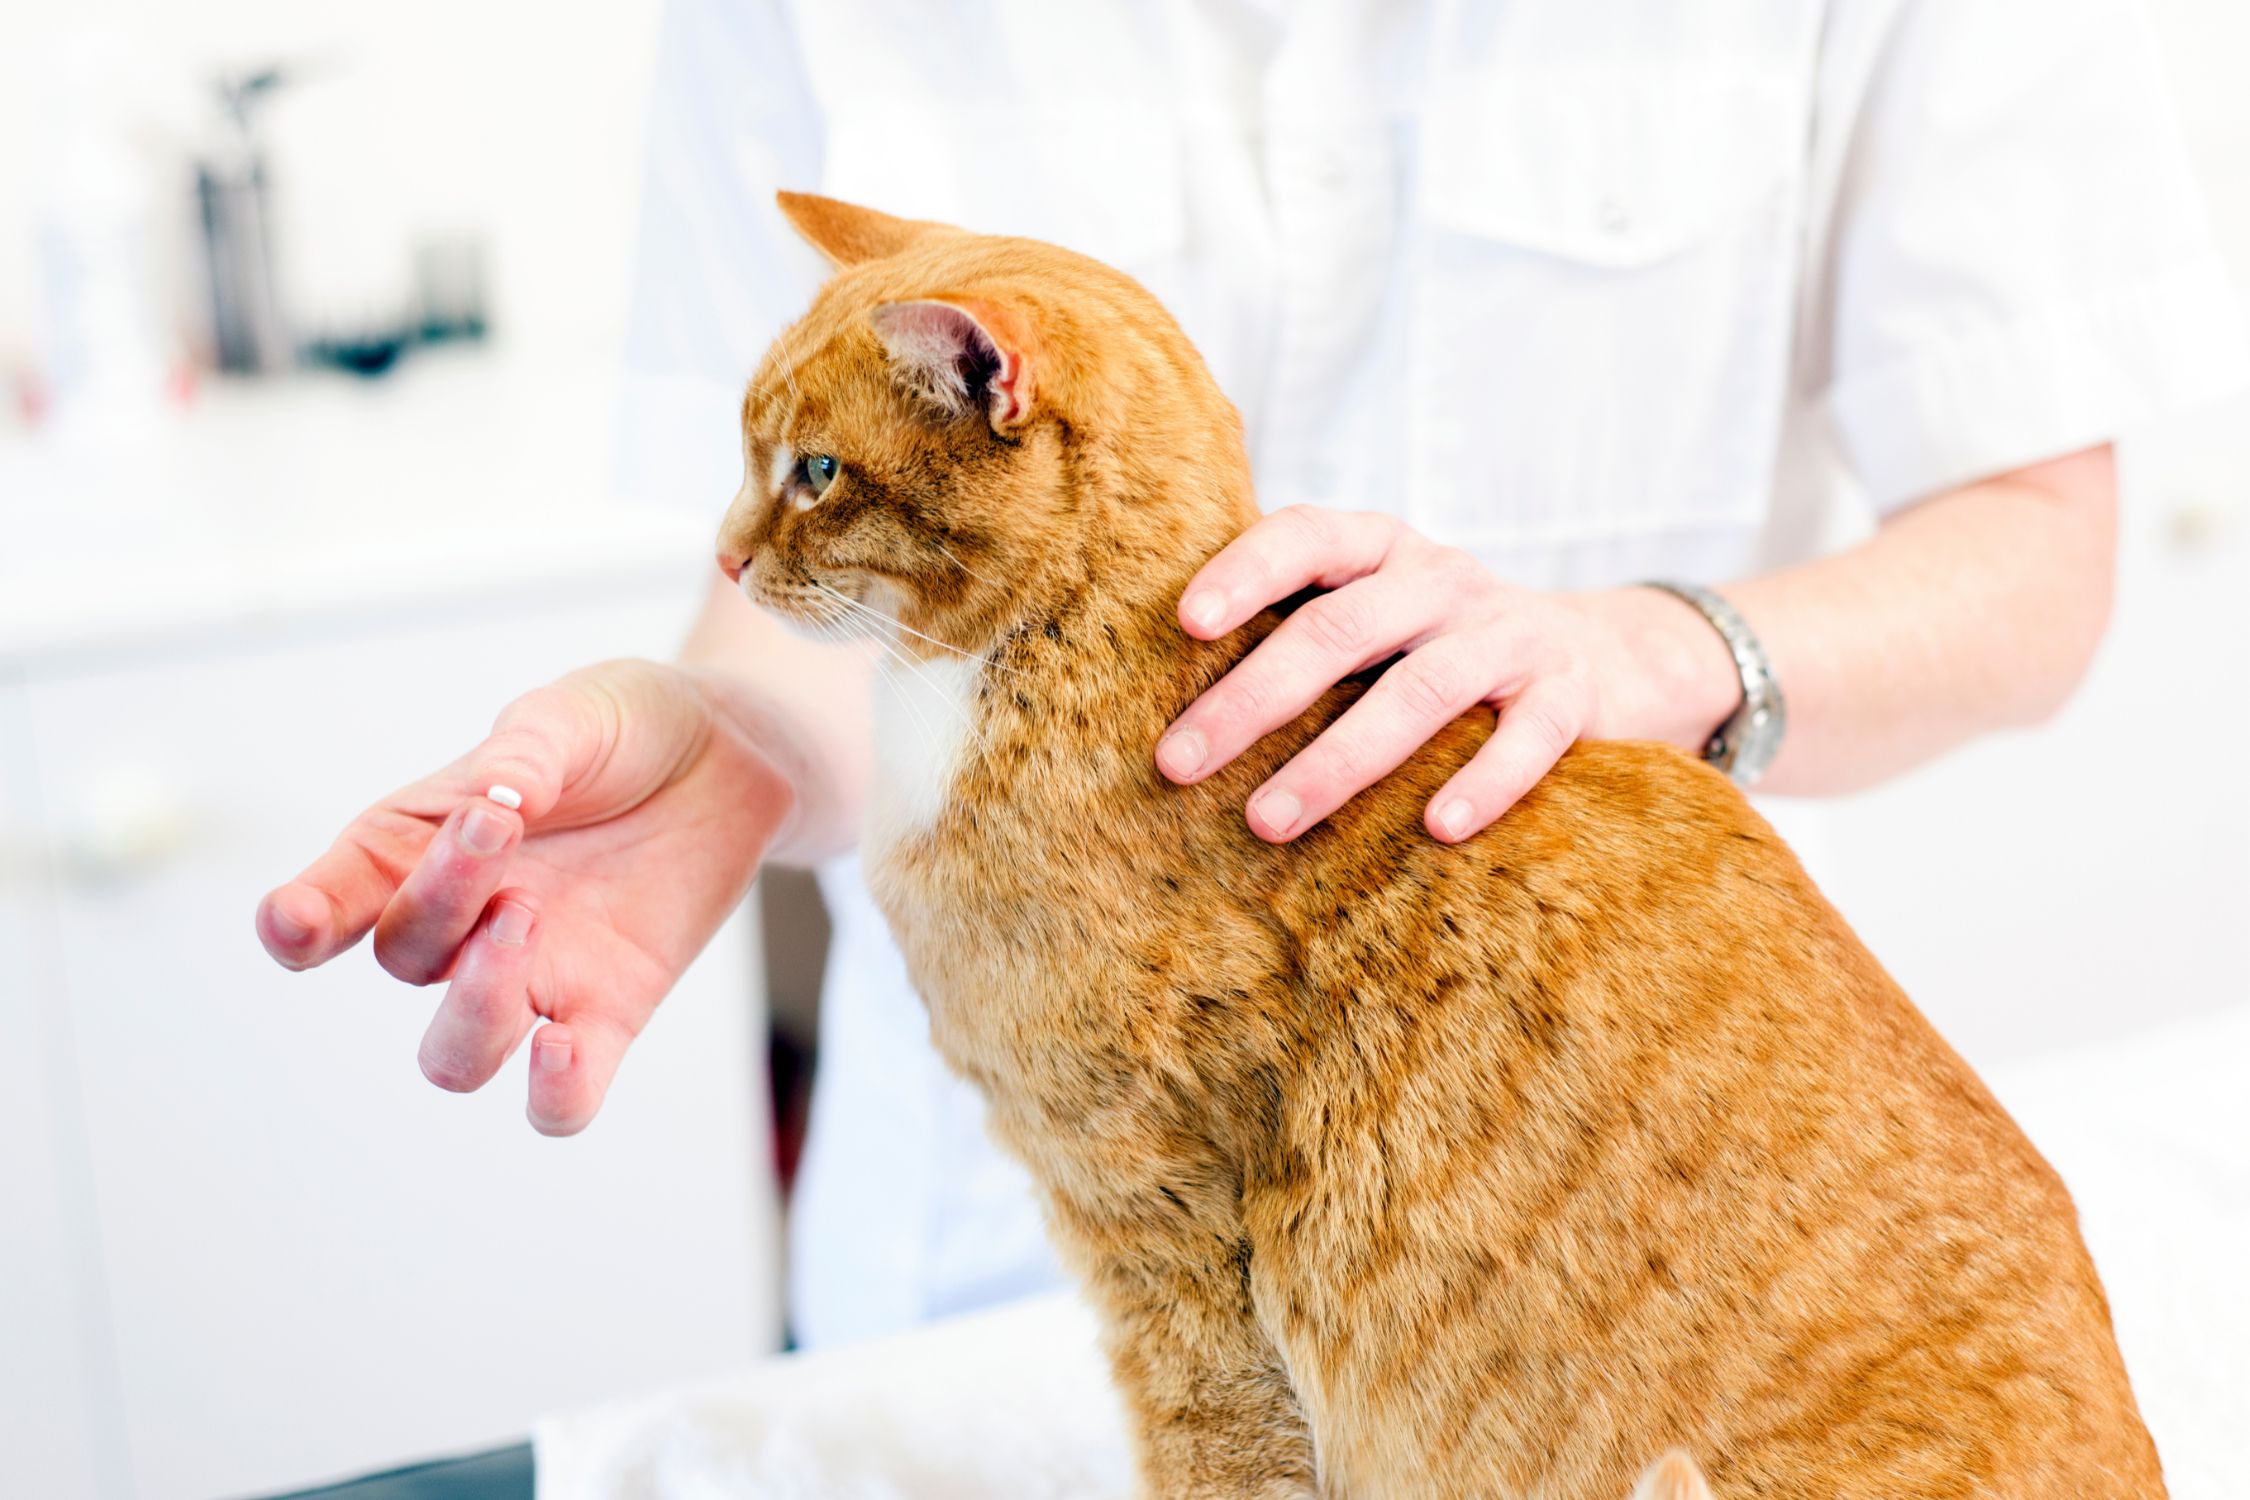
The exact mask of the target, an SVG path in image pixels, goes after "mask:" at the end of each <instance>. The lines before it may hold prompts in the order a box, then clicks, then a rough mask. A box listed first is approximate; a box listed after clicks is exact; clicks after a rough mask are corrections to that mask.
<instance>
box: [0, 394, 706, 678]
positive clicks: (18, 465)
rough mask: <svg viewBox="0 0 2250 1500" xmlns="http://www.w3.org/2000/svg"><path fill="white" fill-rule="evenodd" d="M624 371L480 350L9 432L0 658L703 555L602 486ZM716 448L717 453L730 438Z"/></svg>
mask: <svg viewBox="0 0 2250 1500" xmlns="http://www.w3.org/2000/svg"><path fill="white" fill-rule="evenodd" d="M615 411H616V401H615V382H614V379H613V378H612V376H611V375H610V374H609V373H608V372H606V371H603V370H600V369H598V368H581V369H578V370H575V371H563V372H557V371H556V370H554V369H551V368H548V367H546V366H544V365H536V364H533V363H531V362H529V361H523V360H510V359H507V358H503V357H499V356H494V355H489V354H471V353H458V354H457V353H444V354H434V355H424V356H422V357H420V358H417V359H413V360H410V361H409V362H408V363H406V364H405V365H403V366H402V367H400V368H399V369H398V370H396V371H394V372H393V373H392V374H391V375H389V376H387V377H385V378H383V379H380V380H376V381H364V380H359V379H356V378H353V377H349V376H340V375H337V376H328V375H322V376H311V375H307V376H294V377H288V378H284V379H281V380H275V381H271V382H257V383H253V382H246V381H218V380H214V381H211V382H208V383H207V384H206V385H205V386H204V388H203V389H202V391H200V392H199V393H198V395H197V397H196V399H195V401H194V402H193V403H192V405H191V406H190V407H189V408H188V409H187V410H186V411H185V412H183V413H180V414H178V415H175V416H169V417H166V418H164V419H162V420H161V421H157V422H154V423H151V424H149V426H148V427H147V429H146V430H144V431H141V432H139V433H137V434H135V435H134V436H132V437H130V438H112V439H109V440H105V441H95V440H92V439H90V438H88V437H85V436H79V435H65V434H57V433H48V432H42V433H40V434H37V435H33V436H23V435H15V436H11V437H8V438H5V439H0V669H7V668H10V667H14V668H18V669H30V668H38V667H43V666H60V665H64V664H67V663H71V662H77V661H87V660H100V659H104V658H109V657H114V656H116V655H119V654H124V653H131V652H134V651H137V650H139V649H142V648H145V647H147V646H149V645H151V644H166V645H170V644H177V643H179V642H180V641H182V640H191V639H194V638H197V637H199V636H203V635H207V634H223V633H227V632H230V631H239V630H245V629H247V630H253V631H257V630H263V629H270V628H286V627H288V626H290V625H292V624H295V623H299V622H302V621H303V620H305V619H307V618H311V617H316V616H330V617H349V616H351V615H354V614H360V613H366V612H369V611H375V610H393V609H395V608H397V607H398V606H401V605H414V604H420V603H430V604H432V605H443V606H453V607H459V606H474V605H475V604H477V603H479V602H481V601H486V600H495V599H500V598H505V597H518V596H520V595H521V594H522V592H523V591H525V590H534V591H537V590H545V591H555V590H562V589H567V588H568V587H569V585H570V584H571V583H572V582H573V581H578V580H594V579H600V580H603V581H606V582H608V583H610V584H612V585H614V584H616V583H617V582H619V581H621V580H624V579H629V578H632V577H636V576H638V577H646V578H649V579H652V580H653V579H659V578H661V579H671V578H677V579H678V581H679V585H680V587H681V588H682V590H683V596H682V597H683V607H684V606H685V601H686V600H687V599H688V598H689V597H692V596H691V594H690V593H689V592H688V591H691V590H692V589H693V588H695V587H696V586H697V584H698V583H699V581H700V576H701V572H702V570H703V569H705V568H707V567H708V566H709V557H710V547H711V538H712V536H713V534H714V532H715V530H716V527H717V524H718V518H719V514H720V511H721V509H722V508H723V506H724V505H725V502H726V499H727V497H725V496H721V495H713V496H709V497H701V498H707V499H708V500H709V502H710V503H709V505H708V506H707V507H704V508H703V509H702V510H697V509H695V508H694V507H693V506H692V505H689V504H685V503H683V505H682V507H681V508H679V509H677V510H667V509H658V508H654V507H647V506H631V505H626V504H623V503H620V502H618V501H617V500H615V499H614V498H612V495H611V485H610V464H611V456H610V433H611V429H612V427H613V424H614V415H615ZM718 441H722V442H723V441H724V439H723V438H720V439H718Z"/></svg>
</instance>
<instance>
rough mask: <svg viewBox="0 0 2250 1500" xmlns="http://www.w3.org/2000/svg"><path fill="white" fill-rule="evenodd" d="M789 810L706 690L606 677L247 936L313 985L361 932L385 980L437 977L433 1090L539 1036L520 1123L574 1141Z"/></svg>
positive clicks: (402, 816) (399, 812)
mask: <svg viewBox="0 0 2250 1500" xmlns="http://www.w3.org/2000/svg"><path fill="white" fill-rule="evenodd" d="M494 786H501V787H506V788H512V789H513V790H514V791H516V792H517V793H519V794H520V795H521V797H522V799H523V805H522V808H521V810H520V811H517V810H513V809H510V808H508V807H506V806H503V805H502V804H501V803H499V802H495V801H492V800H491V799H489V798H488V797H487V796H486V795H485V793H486V791H487V790H488V789H489V788H491V787H494ZM792 800H793V798H792V793H791V791H790V786H789V783H788V782H787V780H786V779H784V778H783V776H782V775H781V774H780V773H779V772H778V771H777V770H776V769H775V768H774V766H773V765H772V763H771V762H770V761H769V760H768V759H767V758H766V756H764V755H763V754H762V753H761V752H760V750H759V749H758V748H757V746H756V745H755V744H753V743H752V741H751V739H750V737H749V736H748V735H747V734H746V733H745V731H744V729H743V728H742V726H741V724H740V723H739V722H738V721H737V720H736V719H735V718H734V717H732V716H730V714H729V713H728V712H726V711H725V705H724V701H723V689H722V688H720V687H719V686H718V685H717V684H716V682H715V681H714V680H712V679H708V678H705V677H702V676H699V675H698V674H695V673H692V672H688V671H683V670H681V669H679V668H675V667H665V666H659V665H657V664H655V663H653V662H637V661H620V662H608V663H605V664H603V665H601V666H597V667H590V668H587V669H585V670H584V671H580V672H574V673H572V674H571V675H570V676H568V677H565V678H563V679H561V680H560V681H558V682H555V683H552V684H550V685H549V686H547V687H543V688H540V689H538V690H537V691H535V692H532V693H529V694H526V695H525V696H524V697H522V698H519V699H517V700H516V701H515V702H514V703H512V704H510V705H509V706H508V708H507V709H506V711H504V712H503V713H502V714H501V715H500V718H499V721H498V723H497V724H496V725H495V726H494V729H493V732H492V734H491V736H490V737H489V738H488V739H486V740H485V741H484V743H482V744H481V745H479V746H477V747H476V748H475V749H474V750H471V751H470V752H469V753H468V754H467V755H465V756H463V757H462V758H461V759H459V760H457V761H455V762H454V763H453V764H452V765H450V766H447V767H446V768H445V769H443V770H441V771H439V772H437V773H436V774H434V775H431V776H427V777H424V778H423V779H422V780H420V781H417V782H415V783H414V784H413V785H411V786H408V787H405V788H403V789H401V790H399V791H397V792H395V793H393V794H392V795H390V796H388V797H385V798H384V799H383V800H382V801H380V802H378V803H376V804H375V805H374V806H373V807H371V808H369V809H368V810H367V811H366V812H364V813H361V814H360V815H359V816H358V817H357V818H355V819H354V820H353V821H352V823H351V825H350V826H349V827H347V828H346V829H345V830H344V832H343V835H342V837H340V838H339V839H338V840H337V841H336V843H335V845H334V847H332V848H331V849H330V850H329V851H328V853H327V854H325V855H323V856H322V857H321V858H320V859H318V860H317V861H315V862H314V863H313V865H312V866H311V867H310V868H309V869H307V870H306V871H305V872H304V873H303V874H302V875H300V876H298V877H297V878H296V879H295V880H293V881H291V882H289V883H288V884H287V885H284V886H281V887H280V888H278V889H277V890H275V891H273V892H272V893H271V894H270V895H268V896H267V897H266V898H265V900H264V901H262V902H261V903H259V907H258V915H257V928H258V937H259V940H260V941H261V942H262V943H264V944H265V947H266V951H267V952H268V953H270V954H272V955H273V957H274V958H275V959H276V960H277V961H278V962H280V963H281V964H282V965H284V966H285V967H287V968H291V969H309V968H313V967H315V966H317V965H319V964H323V963H326V962H327V961H328V960H329V959H331V958H334V957H335V956H336V955H337V954H339V953H341V952H343V951H344V950H345V949H347V948H349V947H351V946H352V945H353V944H354V943H356V942H358V941H359V939H360V938H361V937H362V936H364V935H365V934H366V933H367V932H368V931H370V930H372V931H373V932H374V934H375V959H376V962H378V963H380V964H381V965H382V966H383V967H384V968H385V969H386V970H388V971H389V972H390V973H392V974H393V975H396V976H397V977H398V978H400V979H403V980H405V981H406V982H407V983H409V984H416V985H425V984H434V983H437V982H438V981H440V980H447V981H449V983H448V985H447V988H446V993H445V998H444V1000H443V1001H442V1002H441V1003H440V1004H439V1006H438V1009H437V1014H436V1016H435V1017H434V1018H433V1019H432V1020H431V1022H430V1027H429V1031H428V1032H427V1034H425V1035H424V1037H423V1038H422V1047H421V1064H422V1071H423V1073H424V1074H426V1075H427V1076H428V1077H429V1079H430V1081H431V1082H432V1083H435V1084H437V1085H438V1086H439V1087H440V1088H445V1089H452V1090H456V1091H467V1090H471V1089H475V1088H479V1087H481V1086H482V1085H483V1084H484V1083H485V1082H486V1081H487V1080H489V1079H490V1078H491V1077H492V1076H493V1075H494V1074H495V1073H497V1072H498V1071H499V1069H500V1066H501V1064H502V1063H504V1062H505V1061H507V1059H508V1057H509V1055H510V1054H511V1053H512V1052H514V1050H515V1048H516V1046H517V1044H518V1043H520V1042H521V1041H522V1040H523V1039H524V1037H525V1036H526V1035H527V1034H530V1033H531V1031H532V1028H533V1027H534V1026H538V1025H539V1023H540V1022H541V1020H542V1019H544V1020H545V1022H546V1023H547V1024H546V1025H544V1026H543V1027H541V1028H540V1030H539V1031H538V1033H537V1035H536V1036H534V1037H533V1039H532V1047H531V1053H532V1061H531V1069H530V1073H531V1078H530V1101H529V1108H528V1113H529V1115H530V1119H531V1123H532V1125H533V1126H534V1127H535V1128H536V1129H538V1130H539V1131H541V1132H542V1133H544V1134H547V1135H570V1134H574V1133H576V1132H577V1131H579V1130H582V1129H584V1128H585V1127H586V1125H587V1124H588V1122H590V1121H591V1120H592V1119H593V1117H594V1113H595V1111H596V1110H598V1109H599V1108H600V1107H601V1102H602V1096H603V1094H604V1093H605V1092H606V1091H607V1089H608V1087H609V1082H610V1079H611V1076H612V1075H613V1074H614V1073H615V1072H616V1070H617V1064H618V1060H619V1059H620V1058H621V1057H622V1056H623V1055H624V1052H625V1049H626V1047H627V1046H628V1045H629V1044H630V1043H631V1042H632V1040H633V1038H634V1037H635V1036H636V1035H637V1034H638V1033H639V1032H640V1029H641V1028H642V1026H644V1025H646V1024H647V1022H648V1019H649V1016H650V1015H651V1014H652V1013H653V1012H654V1011H655V1009H656V1006H657V1003H658V1002H659V1001H661V1000H662V999H663V998H664V996H665V994H666V993H667V992H668V991H669V990H670V989H671V987H672V984H673V981H674V980H676V979H677V978H678V977H679V975H680V972H681V971H682V970H683V969H685V968H686V967H687V964H688V962H689V960H691V959H693V958H694V957H695V955H696V954H697V953H698V952H700V951H701V950H702V948H703V945H704V944H705V943H706V942H708V941H709V940H710V937H711V935H712V934H713V933H714V932H716V931H717V930H718V928H719V924H720V923H721V922H723V921H724V920H725V919H726V916H727V913H728V912H730V911H731V910H733V908H734V906H735V904H736V903H737V902H739V901H740V900H741V899H742V895H743V893H744V892H745V891H746V890H747V889H748V888H749V884H750V879H751V876H752V875H753V874H754V873H755V871H756V869H757V863H758V856H759V854H760V853H761V851H762V850H763V849H764V848H765V846H766V844H767V842H768V841H769V839H771V838H772V836H773V835H774V833H775V830H776V828H777V826H778V825H779V824H780V823H781V822H782V821H783V820H784V819H785V818H786V817H787V816H788V814H789V812H790V810H791V807H792Z"/></svg>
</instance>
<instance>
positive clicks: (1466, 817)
mask: <svg viewBox="0 0 2250 1500" xmlns="http://www.w3.org/2000/svg"><path fill="white" fill-rule="evenodd" d="M1476 815H1477V810H1476V809H1475V808H1473V807H1471V806H1469V804H1468V803H1467V802H1465V801H1463V800H1462V799H1461V798H1459V797H1456V798H1454V799H1453V800H1452V801H1451V802H1448V803H1446V804H1445V806H1443V807H1441V808H1439V809H1438V814H1437V821H1438V827H1440V828H1442V829H1444V830H1445V836H1446V837H1447V838H1449V839H1457V838H1459V837H1461V836H1462V835H1463V834H1465V833H1467V832H1468V831H1469V823H1470V821H1471V820H1472V819H1474V818H1475V817H1476Z"/></svg>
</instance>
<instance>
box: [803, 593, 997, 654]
mask: <svg viewBox="0 0 2250 1500" xmlns="http://www.w3.org/2000/svg"><path fill="white" fill-rule="evenodd" d="M811 582H812V586H813V587H814V588H816V589H818V590H820V591H821V592H822V593H823V594H826V595H827V596H828V597H829V598H831V599H834V600H836V601H837V602H838V603H841V604H844V605H847V606H849V607H850V608H852V609H856V610H859V611H860V612H862V613H864V614H868V615H872V616H874V617H875V618H876V619H878V620H880V621H882V622H883V623H884V624H885V625H888V626H890V627H891V628H892V629H894V630H902V631H904V632H905V633H906V634H908V635H910V636H913V637H914V638H915V639H916V640H922V641H928V642H929V643H930V644H931V645H933V646H936V647H939V648H941V649H943V650H946V651H950V652H952V653H953V654H954V655H955V656H959V657H962V658H965V659H966V660H969V661H973V662H975V663H976V664H977V665H979V666H982V667H990V668H991V669H992V670H993V671H995V672H1009V673H1013V672H1014V671H1015V668H1013V667H1006V666H1002V665H1001V664H1000V663H999V662H996V661H994V660H993V659H992V658H991V657H990V656H980V655H978V654H977V653H976V652H974V651H967V650H964V649H962V648H961V647H959V646H956V645H954V644H953V643H952V642H951V641H941V640H939V639H938V638H937V637H936V636H934V635H929V634H926V633H925V632H923V631H919V630H916V629H915V628H914V627H913V626H911V625H909V624H907V623H906V622H905V621H903V620H901V619H899V618H898V617H897V616H896V615H887V614H885V613H883V611H881V610H879V609H877V608H875V606H874V605H872V604H863V603H861V602H860V601H859V600H857V599H854V598H853V597H851V595H849V594H846V593H843V592H842V591H840V590H838V589H832V588H830V587H829V586H828V585H827V584H825V583H822V582H821V581H820V580H819V579H817V578H815V579H813V580H811Z"/></svg>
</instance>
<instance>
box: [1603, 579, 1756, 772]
mask: <svg viewBox="0 0 2250 1500" xmlns="http://www.w3.org/2000/svg"><path fill="white" fill-rule="evenodd" d="M1573 597H1574V599H1575V600H1576V602H1577V603H1578V604H1579V605H1580V606H1581V607H1582V608H1583V609H1584V610H1585V611H1586V612H1587V613H1588V614H1589V615H1591V616H1592V617H1593V618H1594V619H1595V620H1596V621H1598V622H1599V626H1600V631H1601V633H1602V635H1604V636H1606V638H1607V640H1606V647H1607V655H1608V659H1607V660H1601V661H1597V662H1596V663H1595V668H1596V672H1597V675H1598V677H1599V680H1600V686H1601V714H1600V722H1599V724H1598V725H1597V726H1596V729H1595V736H1596V737H1597V738H1600V739H1638V740H1660V741H1662V742H1664V743H1665V744H1669V745H1677V746H1678V747H1679V748H1681V749H1683V750H1687V751H1691V752H1693V753H1696V754H1699V755H1700V754H1701V753H1702V752H1703V749H1704V746H1705V745H1706V744H1708V743H1709V741H1710V738H1711V734H1712V732H1713V731H1714V730H1715V729H1717V727H1718V726H1719V725H1720V724H1722V723H1724V722H1725V720H1726V719H1727V717H1728V715H1730V714H1732V713H1733V712H1734V711H1735V709H1736V708H1738V707H1740V706H1741V703H1742V675H1741V673H1740V672H1739V671H1738V670H1737V669H1736V667H1735V662H1734V656H1733V653H1732V652H1730V651H1729V650H1728V649H1727V645H1726V642H1725V641H1723V640H1721V639H1720V638H1719V635H1718V633H1717V632H1716V631H1714V630H1712V628H1711V625H1710V622H1709V621H1707V620H1705V619H1704V618H1703V616H1702V615H1701V614H1700V613H1698V612H1697V611H1696V609H1695V606H1693V605H1691V604H1689V603H1688V602H1687V601H1685V600H1684V599H1680V598H1678V597H1676V596H1674V595H1672V594H1667V593H1665V592H1664V591H1662V590H1661V589H1653V588H1647V587H1643V586H1634V587H1630V588H1615V589H1599V590H1591V591H1588V592H1586V593H1582V594H1578V595H1575V596H1573Z"/></svg>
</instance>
